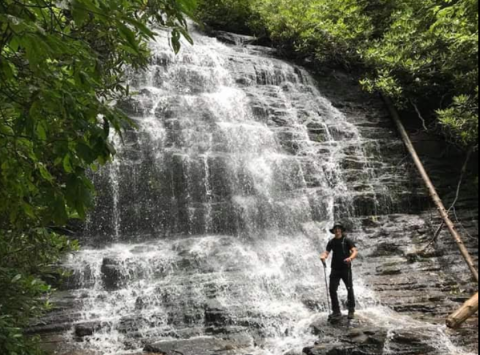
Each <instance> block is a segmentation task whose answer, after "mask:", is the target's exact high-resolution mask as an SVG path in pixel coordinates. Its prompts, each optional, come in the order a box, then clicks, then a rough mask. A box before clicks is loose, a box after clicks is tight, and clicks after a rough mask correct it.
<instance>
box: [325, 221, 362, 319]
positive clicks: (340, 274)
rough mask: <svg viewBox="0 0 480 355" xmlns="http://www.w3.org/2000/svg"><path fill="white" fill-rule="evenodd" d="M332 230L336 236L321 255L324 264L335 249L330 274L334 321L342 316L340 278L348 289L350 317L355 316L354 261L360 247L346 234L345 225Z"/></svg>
mask: <svg viewBox="0 0 480 355" xmlns="http://www.w3.org/2000/svg"><path fill="white" fill-rule="evenodd" d="M330 232H331V233H332V234H334V235H335V238H333V239H332V240H330V242H329V243H328V245H327V251H326V252H324V253H323V254H322V255H321V259H322V262H323V264H324V265H326V260H327V259H328V257H329V256H330V253H331V252H332V251H333V260H332V274H331V275H330V297H331V299H332V310H333V314H332V315H331V316H330V319H331V320H332V321H334V320H338V319H340V318H341V316H342V312H341V311H340V303H339V301H338V294H337V292H338V287H339V286H340V280H343V282H344V284H345V286H346V287H347V291H348V318H349V319H354V318H355V292H354V290H353V277H352V261H353V260H354V259H355V258H356V257H357V255H358V249H357V247H356V246H355V243H354V242H353V241H352V240H351V239H349V238H347V237H346V236H345V227H344V226H343V225H341V224H336V225H335V226H334V227H333V228H332V229H331V230H330Z"/></svg>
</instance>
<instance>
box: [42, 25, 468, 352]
mask: <svg viewBox="0 0 480 355" xmlns="http://www.w3.org/2000/svg"><path fill="white" fill-rule="evenodd" d="M193 37H194V40H195V45H194V46H190V45H188V44H184V45H183V48H182V50H181V52H180V54H179V55H177V56H175V55H174V54H173V53H172V51H171V49H170V48H169V47H168V40H167V38H166V36H163V37H160V38H159V39H158V40H157V41H156V42H154V43H152V44H151V47H152V52H153V55H154V56H153V58H152V63H151V65H150V67H149V69H148V70H147V71H146V72H143V73H131V75H130V80H131V83H130V84H131V86H132V87H134V88H136V90H137V92H138V93H137V95H135V96H134V97H133V98H132V99H131V100H130V101H128V102H121V103H119V106H120V107H121V108H122V109H123V110H125V112H127V113H128V115H129V116H130V117H131V118H132V119H133V120H134V121H135V123H136V124H137V125H138V129H137V130H129V131H128V132H126V134H125V137H124V141H123V142H122V143H120V140H119V139H117V143H118V144H117V148H118V156H117V158H116V160H115V162H114V163H113V164H111V165H110V166H109V167H107V168H105V169H104V170H103V171H101V172H99V173H98V174H96V175H95V176H94V177H93V178H94V182H95V185H96V187H97V189H98V196H97V207H96V210H95V211H94V213H92V215H91V216H90V217H89V220H88V222H87V223H86V225H85V228H84V231H83V235H82V236H81V240H82V242H83V244H84V245H86V246H85V247H84V248H83V249H82V250H81V251H80V252H78V253H76V254H74V255H72V256H70V257H69V258H68V260H66V261H65V266H66V268H67V269H70V270H72V276H71V277H70V278H69V280H68V282H67V283H66V285H65V286H64V290H63V291H60V292H59V293H58V294H57V295H56V296H55V300H56V301H57V303H56V304H57V309H56V310H55V311H54V312H53V313H52V315H51V316H50V317H51V318H50V319H55V320H56V321H55V322H56V324H55V326H57V328H58V329H57V333H56V334H57V336H56V338H55V339H56V341H57V342H58V343H59V344H61V346H60V345H59V346H57V349H56V350H55V351H56V353H57V354H101V355H119V354H139V353H142V351H143V350H146V351H149V352H150V353H165V354H167V355H173V354H184V355H212V354H227V355H228V354H235V355H237V354H244V355H246V354H252V355H284V354H289V355H297V354H301V353H302V350H304V349H305V350H304V351H305V353H307V354H308V355H322V354H436V355H454V354H458V355H460V354H468V352H466V351H462V350H461V349H460V348H458V347H456V346H454V345H453V343H452V342H451V340H450V339H449V336H448V334H447V331H446V329H445V327H443V326H441V325H437V324H434V323H430V322H427V321H420V320H416V319H415V318H413V317H411V316H410V315H405V314H399V313H396V312H395V311H394V310H392V309H391V308H389V307H387V305H386V304H385V303H384V300H382V299H381V298H380V297H378V295H377V293H376V292H375V290H374V289H373V288H372V287H370V281H369V280H370V279H371V276H372V275H374V274H375V272H378V270H379V268H380V274H381V276H382V277H383V278H387V279H388V277H389V275H397V274H398V273H397V272H396V271H389V270H391V269H392V267H393V266H392V265H396V264H395V262H397V264H399V263H402V262H404V260H406V259H405V258H404V255H406V254H407V253H408V251H409V248H410V246H409V245H408V242H407V243H405V244H404V245H402V246H400V247H398V250H394V251H393V252H392V253H391V254H389V255H390V256H389V259H388V260H389V264H388V265H383V264H381V260H380V261H379V259H378V258H374V257H373V256H374V253H373V252H372V250H378V249H379V248H380V247H381V246H384V245H387V246H388V244H389V239H388V238H403V237H405V236H407V237H408V233H410V235H412V236H413V234H415V233H417V232H418V230H419V229H422V228H425V221H424V220H422V219H421V217H420V216H417V215H408V212H407V211H406V209H407V208H406V207H404V206H405V205H409V203H411V201H412V200H414V199H415V196H414V194H411V195H409V193H408V191H409V190H408V186H410V185H409V183H410V181H409V180H410V177H409V175H408V174H407V173H406V171H405V169H404V168H403V167H402V166H400V168H399V166H398V163H399V162H400V157H401V156H402V155H401V154H402V149H401V142H399V140H398V139H397V138H395V135H394V134H393V133H392V131H391V130H390V129H389V128H388V126H385V125H384V126H383V127H382V128H378V129H376V128H375V130H374V133H372V134H371V135H370V136H369V135H365V134H363V132H362V130H361V129H359V128H358V124H356V122H353V121H352V119H350V118H349V117H348V115H345V114H343V113H342V112H341V111H340V110H339V109H337V108H335V107H334V105H332V103H331V101H330V100H329V99H327V98H326V97H324V96H323V95H322V92H321V91H320V90H319V89H318V86H317V84H316V82H315V81H314V80H313V79H312V77H311V76H310V75H309V74H308V73H307V72H306V71H305V70H303V69H302V68H300V67H297V66H295V65H292V64H289V63H287V62H284V61H281V60H279V59H276V58H275V57H274V56H273V55H272V54H271V51H270V50H269V49H267V48H261V47H257V46H254V45H251V44H249V42H248V41H249V39H248V38H246V37H241V36H238V37H232V38H236V41H237V43H236V44H235V45H234V44H233V43H232V44H224V43H222V42H220V41H218V40H217V39H216V38H210V37H207V36H205V35H203V34H201V33H199V32H198V31H194V32H193ZM365 104H366V105H369V103H367V102H366V103H365ZM380 116H381V115H380ZM367 119H368V117H367V118H366V119H365V120H364V121H365V122H366V120H367ZM374 119H376V120H378V121H374V120H373V118H372V120H373V121H372V122H370V127H372V129H373V127H376V125H378V122H381V120H382V119H383V120H384V121H385V117H384V116H383V118H382V117H380V118H378V117H374ZM366 126H367V124H364V125H363V127H366ZM378 126H381V125H378ZM372 132H373V131H372ZM412 196H413V197H412ZM407 200H408V203H406V202H405V201H407ZM379 216H380V217H379ZM339 219H342V220H344V221H348V223H349V224H350V227H349V229H350V235H351V237H352V238H354V240H355V241H356V243H357V244H358V245H359V249H360V255H361V257H360V258H359V260H358V262H357V263H356V264H355V265H354V283H355V291H356V294H357V298H358V303H359V309H358V313H357V319H356V320H354V321H353V322H352V323H351V324H340V325H337V326H329V325H328V323H327V314H328V302H327V297H328V295H327V294H326V290H325V283H324V278H323V277H324V276H323V270H322V264H321V262H320V259H319V254H320V252H321V251H323V250H324V248H325V246H326V244H327V242H328V240H329V239H330V238H331V235H330V234H329V232H328V230H329V228H330V227H331V226H332V223H334V221H336V220H339ZM389 224H390V225H391V226H397V229H396V230H395V232H391V235H388V234H387V233H383V235H382V234H380V235H379V234H378V233H377V234H375V233H376V232H368V230H369V228H370V231H375V230H378V231H382V230H383V231H385V229H382V228H383V226H384V225H389ZM399 226H400V227H399ZM392 230H394V229H393V227H392ZM385 234H386V235H385ZM392 244H394V242H393V241H392ZM367 250H368V251H369V252H368V253H367ZM386 251H389V250H388V248H387V249H386ZM390 251H391V250H390ZM368 254H371V255H372V259H371V260H370V259H369V257H368ZM392 255H393V256H392ZM378 256H379V255H377V257H378ZM380 257H381V255H380ZM412 267H413V266H412ZM389 268H390V269H389ZM395 270H396V269H395ZM403 271H404V275H406V278H407V279H408V271H406V270H403ZM425 272H427V271H425ZM432 277H433V278H436V276H432ZM396 280H398V279H396ZM395 282H397V281H395ZM408 282H409V281H408V280H407V281H405V284H408ZM397 283H398V282H397ZM386 284H388V281H387V282H386ZM399 287H401V286H399ZM424 292H426V293H428V292H430V291H428V290H425V291H424ZM432 292H434V291H432ZM340 297H341V298H342V299H345V298H346V292H345V290H344V288H343V287H342V288H341V293H340ZM55 300H54V301H55ZM62 317H63V318H62ZM48 319H49V318H48V317H47V318H46V322H48ZM52 322H53V321H52ZM59 339H60V340H59ZM315 342H317V343H318V344H317V345H316V346H314V345H313V344H315ZM52 343H53V341H52ZM335 349H336V350H335ZM352 349H357V350H356V351H357V352H352V351H353V350H352ZM334 351H337V352H334ZM361 351H363V352H361Z"/></svg>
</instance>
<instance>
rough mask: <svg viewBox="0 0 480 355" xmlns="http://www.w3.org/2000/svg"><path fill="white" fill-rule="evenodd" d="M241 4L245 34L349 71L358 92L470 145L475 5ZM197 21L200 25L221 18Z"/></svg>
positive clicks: (473, 137) (412, 0) (388, 0)
mask: <svg viewBox="0 0 480 355" xmlns="http://www.w3.org/2000/svg"><path fill="white" fill-rule="evenodd" d="M202 1H204V2H208V0H202ZM241 2H242V3H243V4H244V6H247V5H248V6H249V11H250V12H249V16H248V19H250V20H249V22H248V23H249V26H250V28H251V30H252V32H254V33H257V34H263V30H266V32H267V33H268V35H269V36H270V38H271V39H272V40H273V42H274V43H275V44H276V45H277V46H283V47H287V48H288V49H290V50H291V51H294V52H295V53H296V54H297V55H298V56H300V57H305V56H308V57H313V58H314V59H315V63H316V64H317V66H318V67H321V66H323V65H324V64H330V65H332V64H333V65H341V66H343V67H346V68H348V69H350V68H355V69H356V70H357V71H359V72H361V73H362V76H363V78H362V80H361V84H362V85H363V87H364V88H365V89H366V90H368V91H370V92H372V93H373V92H380V93H382V94H384V95H385V96H387V97H390V98H391V99H393V101H394V103H395V105H396V106H398V107H400V108H406V107H409V108H410V109H412V110H413V108H415V109H416V111H418V112H421V111H423V112H424V113H425V114H424V115H422V119H423V117H426V119H427V120H429V122H427V124H429V125H430V126H431V127H430V128H433V129H436V130H437V132H439V133H440V132H441V133H443V134H444V135H445V137H447V139H449V140H450V142H451V143H452V144H455V145H458V146H460V147H461V148H464V149H465V150H468V149H470V148H471V147H474V148H475V147H476V146H477V145H478V2H477V1H476V0H455V1H453V0H425V1H417V0H369V1H364V0H342V1H340V0H303V1H290V0H258V1H252V2H249V1H246V0H242V1H241ZM234 8H235V7H233V9H234ZM242 11H243V12H245V10H242ZM217 13H218V15H216V14H217ZM202 14H203V13H201V14H200V18H201V19H205V20H206V21H207V22H208V21H210V22H212V21H213V22H214V21H215V19H213V20H212V18H211V17H212V16H217V17H218V16H222V12H221V11H218V12H210V13H209V16H207V17H205V16H202ZM229 19H230V22H231V21H234V20H235V16H230V17H229ZM251 19H254V21H252V20H251ZM242 21H245V20H244V18H242ZM229 26H230V27H234V26H235V25H234V24H232V23H230V25H229ZM412 103H413V105H412ZM475 149H476V148H475Z"/></svg>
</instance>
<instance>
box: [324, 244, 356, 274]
mask: <svg viewBox="0 0 480 355" xmlns="http://www.w3.org/2000/svg"><path fill="white" fill-rule="evenodd" d="M353 248H356V246H355V243H354V242H353V241H352V240H351V239H349V238H347V237H343V238H341V239H332V240H331V241H330V242H328V245H327V251H328V252H329V253H330V252H332V250H333V261H332V269H334V270H345V269H348V268H349V267H350V264H347V263H345V259H347V258H349V257H350V255H351V253H350V250H352V249H353Z"/></svg>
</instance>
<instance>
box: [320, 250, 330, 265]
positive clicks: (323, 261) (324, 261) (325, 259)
mask: <svg viewBox="0 0 480 355" xmlns="http://www.w3.org/2000/svg"><path fill="white" fill-rule="evenodd" d="M327 259H328V253H327V252H325V253H323V254H322V255H320V260H322V264H323V265H324V266H327Z"/></svg>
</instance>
